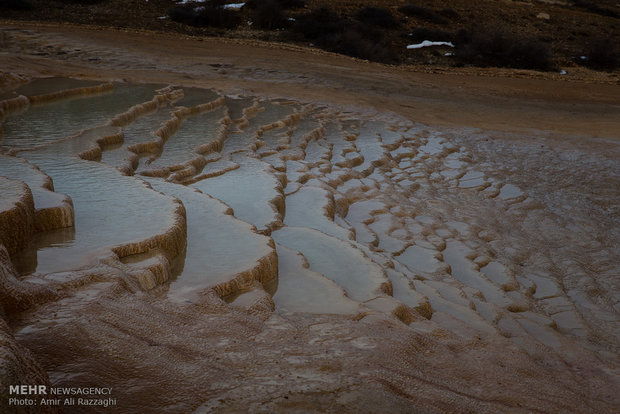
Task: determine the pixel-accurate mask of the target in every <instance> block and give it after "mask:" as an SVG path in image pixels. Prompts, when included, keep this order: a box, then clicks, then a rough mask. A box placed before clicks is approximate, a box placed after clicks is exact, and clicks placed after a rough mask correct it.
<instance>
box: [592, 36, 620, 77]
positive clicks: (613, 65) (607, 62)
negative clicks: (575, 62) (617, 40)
mask: <svg viewBox="0 0 620 414" xmlns="http://www.w3.org/2000/svg"><path fill="white" fill-rule="evenodd" d="M618 55H619V53H618V50H617V47H616V45H615V44H614V42H613V41H611V39H602V38H598V39H596V40H594V41H593V42H592V43H591V44H590V46H589V47H588V49H587V50H586V52H585V56H586V57H587V59H586V60H584V63H585V64H586V66H589V67H591V68H593V69H597V70H606V71H612V70H615V69H618V68H620V56H618Z"/></svg>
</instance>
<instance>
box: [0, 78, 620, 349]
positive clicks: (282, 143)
mask: <svg viewBox="0 0 620 414" xmlns="http://www.w3.org/2000/svg"><path fill="white" fill-rule="evenodd" d="M46 82H50V83H53V84H54V85H58V86H61V87H65V86H66V85H64V84H63V82H61V81H59V80H57V79H53V80H49V81H37V83H36V84H33V85H31V86H30V87H27V86H26V87H23V89H22V90H20V91H19V92H20V93H28V91H49V90H52V89H53V87H52V86H50V85H48V84H47V83H46ZM68 84H70V85H73V81H68ZM158 88H161V85H116V86H115V88H114V90H113V91H110V92H108V93H106V94H100V95H93V96H83V97H79V98H72V99H68V100H60V101H55V102H50V103H48V104H40V105H37V106H33V107H31V108H29V109H27V110H26V111H24V112H21V113H15V114H13V115H9V116H8V117H7V118H6V120H5V121H4V123H3V125H2V127H3V135H2V141H0V148H1V149H2V150H3V151H5V152H8V151H9V150H14V151H18V152H17V156H16V157H15V158H14V157H9V156H7V155H2V156H0V175H1V176H6V177H8V178H11V179H13V180H15V179H17V180H23V181H24V182H26V183H27V184H28V185H29V186H30V187H31V189H32V190H33V194H34V196H35V197H34V198H35V208H41V207H43V206H50V205H54V203H56V202H58V201H57V200H56V199H54V198H53V196H50V194H51V193H50V192H49V191H48V190H46V189H43V186H44V182H45V179H46V177H45V175H44V174H47V175H48V176H49V177H51V178H52V180H53V182H54V187H55V190H56V192H59V193H63V194H66V195H68V196H70V197H71V199H72V200H73V204H74V208H75V227H73V228H71V229H62V230H55V231H52V232H47V233H41V234H38V235H37V236H35V237H34V238H33V240H32V242H31V243H30V245H29V246H28V247H27V248H26V249H25V250H24V251H23V252H19V253H17V254H16V255H14V261H15V263H16V264H18V265H19V266H18V267H19V268H20V269H21V270H22V273H24V274H29V273H33V272H36V273H40V274H43V273H49V272H56V271H61V270H71V269H76V268H78V267H81V266H87V265H91V264H93V263H95V262H96V260H97V258H98V257H99V256H100V255H101V254H103V253H102V252H105V251H107V250H109V249H110V248H111V247H112V246H115V245H118V244H123V243H128V242H131V241H136V240H143V239H146V238H149V237H153V236H156V235H158V234H161V233H162V232H165V231H166V230H167V229H168V228H169V227H170V226H171V225H172V223H173V221H174V218H175V214H177V213H176V212H175V206H176V204H175V202H174V199H177V200H180V202H181V203H182V204H183V205H184V208H185V211H186V214H187V240H186V243H187V246H186V248H185V253H184V254H185V256H184V258H183V257H181V259H179V260H182V261H183V265H182V266H181V269H182V270H180V271H179V272H178V274H176V275H174V276H175V277H174V278H173V279H172V280H170V281H168V282H165V284H166V289H167V292H168V297H169V298H170V299H172V300H175V301H186V300H191V299H192V298H193V297H195V295H197V294H199V293H200V292H204V291H205V290H207V289H208V288H210V287H212V286H214V285H215V284H218V283H223V282H226V281H230V280H232V279H233V278H234V277H236V276H237V275H239V274H242V273H243V272H245V271H250V270H251V269H253V268H254V267H255V266H256V264H257V263H258V262H259V261H260V260H262V259H261V258H264V257H266V256H267V255H269V254H271V253H272V252H273V251H274V249H277V255H278V257H279V260H280V280H279V287H278V290H277V291H276V292H275V294H274V301H275V304H276V309H278V310H279V311H282V312H306V313H355V312H358V311H364V310H368V309H377V305H376V299H377V298H386V297H389V296H392V297H393V298H395V302H394V303H402V304H404V305H406V306H407V307H409V308H410V309H417V308H420V306H422V305H428V308H430V309H432V311H431V312H430V314H428V315H426V316H427V317H430V318H431V319H432V320H433V321H435V322H437V323H438V324H440V325H441V326H443V327H445V328H447V329H449V330H452V331H454V332H455V333H458V334H460V335H467V334H468V332H471V331H472V330H473V331H474V332H495V333H499V334H501V335H503V336H505V337H508V338H510V339H511V340H513V341H514V342H515V343H516V344H518V345H519V346H521V347H523V348H524V349H526V350H527V351H529V352H534V350H535V349H536V347H537V344H545V345H547V346H550V347H552V348H556V349H561V348H562V347H564V346H565V345H566V344H568V343H577V344H579V345H580V346H584V347H589V348H592V349H594V350H596V351H597V352H601V353H602V354H601V355H603V354H605V353H611V354H612V355H613V353H617V351H618V343H620V326H619V320H620V318H618V312H619V311H620V278H619V277H618V275H619V274H620V260H619V258H620V247H619V246H620V210H619V207H618V206H620V193H619V192H618V191H617V189H618V188H620V163H619V162H618V160H619V159H620V154H619V152H620V151H619V149H618V146H617V145H616V144H615V143H605V142H598V141H597V142H596V145H595V146H589V145H588V143H587V142H581V141H577V140H572V139H569V138H566V139H563V140H557V139H552V138H549V137H546V136H543V135H536V134H534V133H533V134H532V135H531V136H522V137H514V136H499V135H497V134H495V135H494V136H489V133H487V132H484V131H469V132H467V133H465V132H463V131H455V130H436V129H431V128H427V127H424V126H421V125H417V124H415V123H414V122H413V121H410V120H404V119H402V118H397V117H395V116H387V115H381V114H376V116H373V117H372V119H370V118H371V117H368V116H362V115H357V114H351V113H347V114H344V113H341V112H340V111H339V110H338V109H337V108H326V107H321V108H319V107H316V106H313V105H306V104H302V103H291V102H284V101H277V102H276V101H268V100H261V99H255V98H253V97H241V98H240V97H226V101H225V102H226V103H225V105H224V106H222V107H218V108H215V109H213V110H209V111H203V112H199V113H196V114H193V115H190V116H188V117H185V118H183V119H181V121H180V125H179V126H178V129H177V130H175V131H173V133H171V135H170V136H169V137H166V139H165V140H163V141H164V142H163V144H162V145H163V147H162V148H160V150H158V151H150V152H148V153H136V152H135V151H136V150H135V148H136V144H141V143H146V142H150V141H153V140H154V139H156V137H155V136H154V133H155V131H157V130H158V129H159V128H160V127H162V125H163V123H165V122H168V121H169V120H170V119H172V118H173V111H174V110H175V109H178V106H180V105H183V106H185V107H191V106H195V105H199V104H203V103H206V102H210V101H213V100H214V99H216V98H218V95H217V93H215V92H214V91H210V90H202V89H186V90H185V91H184V92H185V97H183V98H181V99H180V100H178V101H175V102H168V103H167V104H165V105H162V106H161V107H159V108H158V109H157V110H155V111H151V112H149V113H144V114H142V115H141V116H139V117H138V118H137V119H135V120H133V121H132V122H130V123H129V124H128V125H125V126H123V127H122V132H123V134H124V142H123V143H121V144H117V145H115V146H109V147H104V148H103V154H102V157H101V161H100V162H95V161H86V160H83V159H80V158H78V157H77V154H78V153H80V152H81V151H84V150H85V149H88V148H90V147H92V145H93V137H92V136H86V135H84V134H82V135H80V134H77V133H78V132H80V131H84V130H87V129H88V128H93V127H96V126H98V125H102V124H105V123H106V122H107V121H109V119H110V118H112V117H113V116H114V115H117V114H120V113H122V112H124V111H126V110H127V109H128V108H129V107H130V106H131V105H135V104H138V103H141V102H146V101H149V100H151V99H152V98H153V97H154V96H155V95H156V94H158V92H157V90H158ZM293 115H295V116H296V117H297V118H294V117H292V116H293ZM221 128H224V129H223V130H222V129H221ZM218 131H220V132H222V131H223V135H219V136H218V135H217V134H218V133H219V132H218ZM100 132H101V131H99V132H92V133H91V134H96V133H100ZM67 137H73V138H72V139H69V140H64V139H65V138H67ZM95 138H96V137H95ZM220 138H221V139H222V140H223V141H222V144H223V145H222V146H221V150H219V151H210V152H208V153H200V152H197V150H196V148H198V147H199V146H200V145H203V144H207V143H209V142H213V141H214V140H215V139H220ZM541 143H542V144H541ZM41 144H47V146H45V147H42V148H41V147H40V148H37V149H32V148H33V147H35V146H38V145H41ZM25 149H30V150H27V151H24V150H25ZM24 160H26V161H28V162H29V163H30V164H28V163H26V162H25V161H24ZM136 160H138V161H136ZM33 165H37V166H38V167H40V168H41V170H42V171H43V173H41V172H37V171H36V170H35V169H34V168H33ZM121 171H122V172H121ZM126 174H133V176H128V175H126ZM181 182H182V183H184V184H185V185H184V184H180V183H181ZM7 185H8V184H7ZM149 187H152V189H151V188H149ZM195 190H199V191H195ZM7 191H8V190H7ZM259 233H262V235H261V234H259ZM270 237H271V238H272V239H273V242H275V243H273V242H272V240H271V239H270ZM150 257H151V256H148V255H147V256H144V257H136V258H134V259H130V258H127V259H126V260H125V263H126V264H130V265H131V266H133V267H140V266H142V267H148V266H150V265H151V264H152V261H150V259H149V258H150ZM237 293H239V292H237ZM250 296H251V295H250ZM250 296H248V297H250ZM248 297H245V299H243V300H246V301H247V300H249V299H248ZM253 297H254V296H252V298H253ZM233 299H234V298H232V299H231V300H233ZM239 300H240V302H239V303H241V302H242V301H243V300H242V299H239ZM234 303H235V302H234V301H233V304H234ZM389 303H393V302H389Z"/></svg>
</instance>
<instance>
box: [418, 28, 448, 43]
mask: <svg viewBox="0 0 620 414" xmlns="http://www.w3.org/2000/svg"><path fill="white" fill-rule="evenodd" d="M407 38H408V39H410V40H414V41H416V42H423V41H424V40H432V41H451V40H452V38H453V35H452V34H451V33H448V32H446V31H445V30H438V29H429V28H426V27H418V28H415V29H413V30H412V31H411V33H408V34H407Z"/></svg>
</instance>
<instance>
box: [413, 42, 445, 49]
mask: <svg viewBox="0 0 620 414" xmlns="http://www.w3.org/2000/svg"><path fill="white" fill-rule="evenodd" d="M429 46H450V47H454V45H453V44H452V42H431V41H430V40H425V41H423V42H422V43H418V44H415V45H409V46H407V49H421V48H423V47H429Z"/></svg>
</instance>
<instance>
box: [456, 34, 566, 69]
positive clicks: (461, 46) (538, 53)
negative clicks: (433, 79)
mask: <svg viewBox="0 0 620 414" xmlns="http://www.w3.org/2000/svg"><path fill="white" fill-rule="evenodd" d="M456 57H457V60H458V62H459V63H461V64H469V65H475V66H488V67H510V68H519V69H536V70H552V69H554V65H553V61H552V59H551V53H550V52H549V48H548V46H547V45H546V44H544V43H542V42H541V41H539V40H537V39H533V38H523V37H519V36H517V35H514V34H511V33H507V32H504V31H499V30H486V31H481V32H474V31H471V30H470V31H466V30H462V31H460V32H459V33H458V34H457V36H456Z"/></svg>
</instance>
